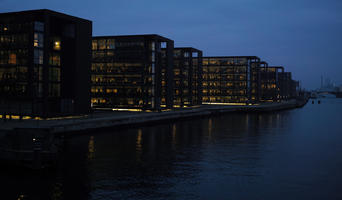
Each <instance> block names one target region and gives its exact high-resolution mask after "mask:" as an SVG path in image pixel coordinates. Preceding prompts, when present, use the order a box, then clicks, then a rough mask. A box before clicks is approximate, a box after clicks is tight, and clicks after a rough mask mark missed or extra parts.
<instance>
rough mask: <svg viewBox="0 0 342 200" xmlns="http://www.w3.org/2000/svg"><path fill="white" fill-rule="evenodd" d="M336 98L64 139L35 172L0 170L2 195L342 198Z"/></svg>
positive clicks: (341, 105)
mask: <svg viewBox="0 0 342 200" xmlns="http://www.w3.org/2000/svg"><path fill="white" fill-rule="evenodd" d="M341 115H342V99H336V98H323V99H321V104H317V100H315V103H314V104H312V103H311V101H309V103H308V104H307V105H306V106H305V107H303V108H300V109H294V110H287V111H282V112H276V113H268V114H242V113H241V114H227V115H223V116H217V117H210V118H201V119H193V120H181V121H178V122H170V123H164V124H158V125H157V124H156V125H155V126H145V127H141V128H130V129H125V130H122V129H121V130H120V129H113V130H110V131H103V132H98V131H94V132H93V133H89V134H88V135H85V136H78V137H72V138H69V139H68V140H67V141H66V145H65V156H64V160H63V162H61V163H59V166H58V167H57V169H54V170H46V171H42V172H32V171H24V170H19V169H14V168H11V169H9V168H3V169H1V171H0V178H1V187H0V191H1V192H0V199H5V200H7V199H13V200H16V199H34V200H36V199H44V200H46V199H54V200H58V199H85V200H87V199H88V200H95V199H152V200H154V199H233V200H234V199H237V200H240V199H242V200H244V199H253V200H255V199H260V200H267V199H270V200H274V199H278V200H279V199H284V200H285V199H286V200H288V199H301V200H303V199H308V200H313V199H342V118H341Z"/></svg>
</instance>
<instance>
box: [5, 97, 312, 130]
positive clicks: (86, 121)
mask: <svg viewBox="0 0 342 200" xmlns="http://www.w3.org/2000/svg"><path fill="white" fill-rule="evenodd" d="M305 103H306V101H298V100H290V101H284V102H281V103H275V102H274V103H264V104H259V105H244V106H235V105H234V106H231V105H202V106H197V107H189V108H181V109H174V110H168V111H161V112H123V111H95V112H94V113H92V114H89V115H84V116H75V117H68V118H58V119H46V120H32V119H30V120H6V121H4V120H1V122H0V127H1V128H0V131H5V132H7V131H13V130H17V129H21V130H22V129H42V130H43V129H44V130H48V132H50V133H56V134H58V133H71V132H73V133H79V132H83V131H89V130H94V129H103V128H111V127H118V126H131V125H139V124H149V123H155V122H161V121H171V120H179V119H184V118H195V117H203V116H210V115H218V114H223V113H230V112H272V111H279V110H284V109H292V108H296V107H302V106H303V105H305Z"/></svg>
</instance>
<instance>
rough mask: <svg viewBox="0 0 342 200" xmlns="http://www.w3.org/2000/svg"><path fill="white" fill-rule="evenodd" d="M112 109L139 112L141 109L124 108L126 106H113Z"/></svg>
mask: <svg viewBox="0 0 342 200" xmlns="http://www.w3.org/2000/svg"><path fill="white" fill-rule="evenodd" d="M112 110H113V111H129V112H141V111H143V110H142V109H126V108H113V109H112Z"/></svg>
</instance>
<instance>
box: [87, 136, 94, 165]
mask: <svg viewBox="0 0 342 200" xmlns="http://www.w3.org/2000/svg"><path fill="white" fill-rule="evenodd" d="M94 156H95V142H94V136H90V139H89V142H88V160H92V159H93V158H94Z"/></svg>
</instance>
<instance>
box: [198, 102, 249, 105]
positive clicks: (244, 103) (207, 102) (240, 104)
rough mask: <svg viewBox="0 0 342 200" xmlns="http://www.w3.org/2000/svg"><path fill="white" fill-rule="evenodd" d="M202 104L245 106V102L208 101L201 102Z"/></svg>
mask: <svg viewBox="0 0 342 200" xmlns="http://www.w3.org/2000/svg"><path fill="white" fill-rule="evenodd" d="M202 104H207V105H227V106H245V105H247V104H246V103H210V102H203V103H202Z"/></svg>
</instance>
